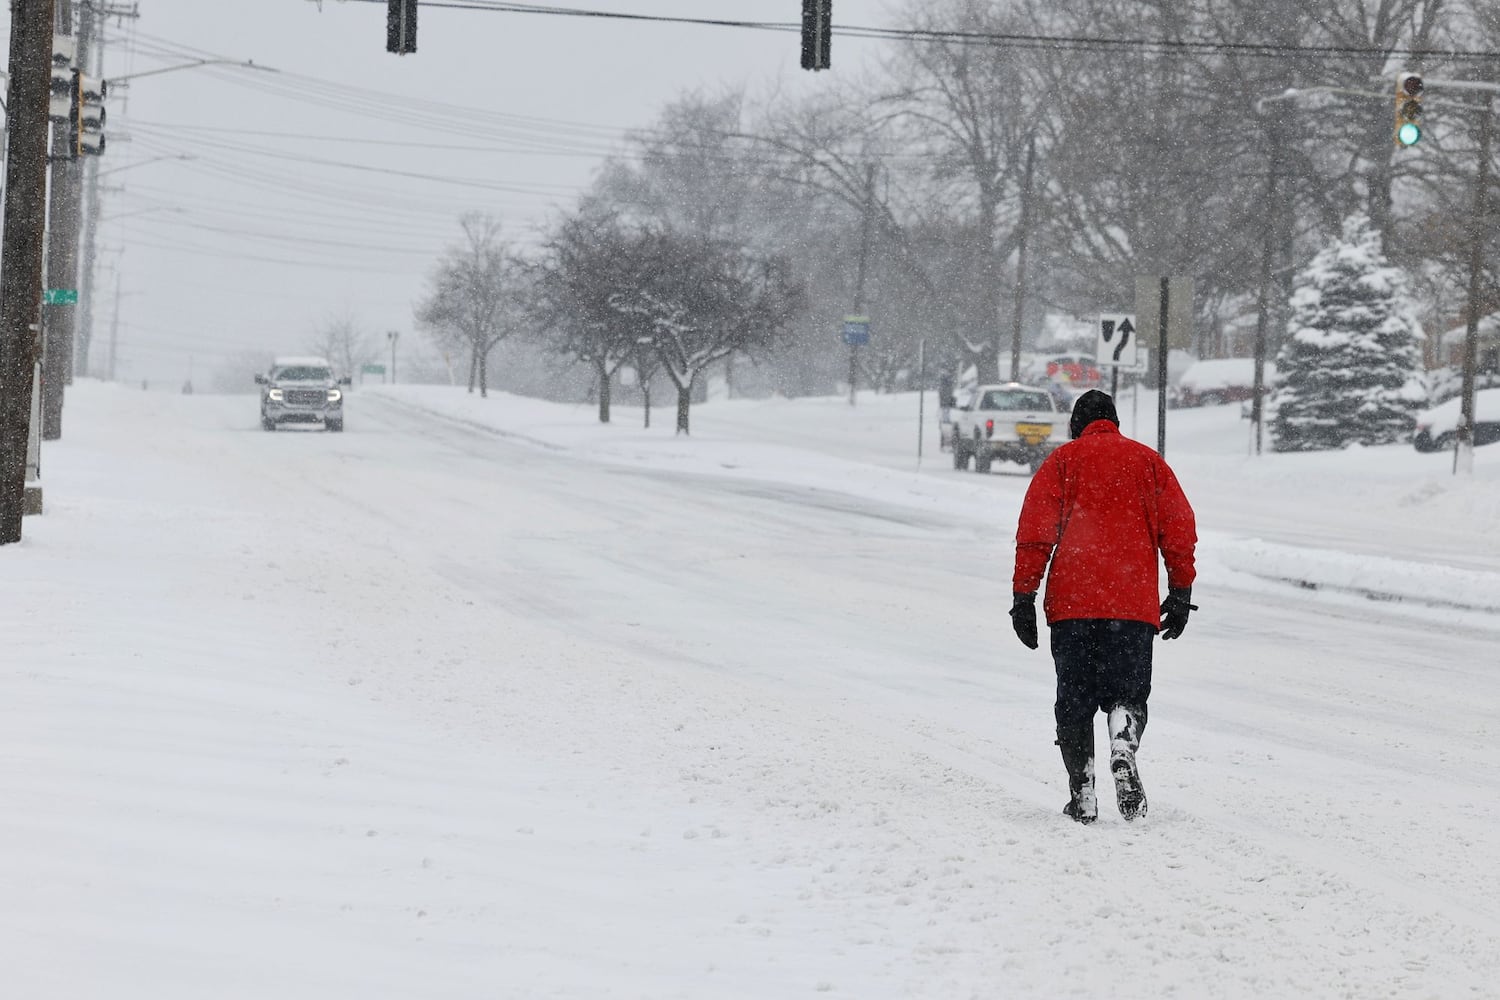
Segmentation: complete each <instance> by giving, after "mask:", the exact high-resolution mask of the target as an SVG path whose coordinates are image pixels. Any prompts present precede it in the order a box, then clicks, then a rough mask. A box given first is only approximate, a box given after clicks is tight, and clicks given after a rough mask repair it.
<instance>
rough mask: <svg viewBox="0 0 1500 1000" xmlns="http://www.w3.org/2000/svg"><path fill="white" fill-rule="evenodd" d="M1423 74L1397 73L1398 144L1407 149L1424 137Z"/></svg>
mask: <svg viewBox="0 0 1500 1000" xmlns="http://www.w3.org/2000/svg"><path fill="white" fill-rule="evenodd" d="M1424 89H1425V88H1424V87H1423V86H1422V75H1421V74H1420V73H1398V74H1396V145H1398V146H1400V147H1402V148H1403V149H1405V148H1406V147H1407V146H1415V145H1416V144H1417V143H1418V142H1419V141H1420V140H1421V138H1422V91H1423V90H1424Z"/></svg>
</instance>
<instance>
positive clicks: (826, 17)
mask: <svg viewBox="0 0 1500 1000" xmlns="http://www.w3.org/2000/svg"><path fill="white" fill-rule="evenodd" d="M832 37H833V0H802V68H803V69H828V67H829V65H830V64H829V59H828V55H829V51H830V48H831V46H830V45H829V42H830V40H831V39H832Z"/></svg>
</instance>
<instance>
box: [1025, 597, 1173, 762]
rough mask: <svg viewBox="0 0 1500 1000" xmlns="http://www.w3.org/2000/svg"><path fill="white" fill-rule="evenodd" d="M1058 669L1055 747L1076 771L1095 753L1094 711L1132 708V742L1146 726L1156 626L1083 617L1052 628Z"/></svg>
mask: <svg viewBox="0 0 1500 1000" xmlns="http://www.w3.org/2000/svg"><path fill="white" fill-rule="evenodd" d="M1051 631H1052V661H1053V663H1054V664H1055V665H1056V667H1057V702H1056V705H1055V706H1054V711H1055V714H1056V716H1057V745H1058V746H1059V747H1060V748H1061V749H1062V754H1063V760H1064V762H1065V763H1066V764H1067V766H1068V771H1069V773H1070V774H1072V773H1073V772H1074V771H1075V769H1080V772H1079V773H1080V775H1081V773H1082V772H1081V768H1082V767H1083V766H1084V763H1085V761H1086V760H1087V761H1092V759H1093V756H1094V712H1095V711H1102V712H1105V713H1108V712H1109V711H1110V710H1111V709H1113V708H1125V709H1128V710H1129V713H1130V716H1131V718H1132V720H1133V729H1134V732H1133V733H1132V734H1131V736H1132V737H1133V739H1134V740H1139V739H1140V734H1141V732H1142V731H1143V730H1144V729H1145V728H1146V700H1147V699H1148V698H1150V697H1151V650H1152V646H1153V643H1154V642H1155V640H1156V629H1154V628H1152V627H1151V626H1150V625H1149V624H1147V623H1146V622H1133V621H1120V620H1117V619H1113V618H1079V619H1074V620H1070V621H1060V622H1057V623H1056V624H1054V625H1053V626H1052V629H1051Z"/></svg>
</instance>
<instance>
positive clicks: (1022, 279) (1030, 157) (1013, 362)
mask: <svg viewBox="0 0 1500 1000" xmlns="http://www.w3.org/2000/svg"><path fill="white" fill-rule="evenodd" d="M1035 162H1036V136H1034V135H1033V136H1032V137H1031V142H1030V143H1029V144H1028V145H1027V146H1026V172H1025V174H1024V175H1023V178H1022V180H1021V235H1020V241H1019V242H1020V246H1019V247H1018V248H1017V250H1016V307H1015V312H1014V313H1013V314H1012V316H1011V324H1010V380H1011V381H1012V382H1019V381H1020V380H1021V315H1022V310H1023V307H1024V306H1025V304H1026V237H1027V234H1028V233H1029V232H1030V230H1031V176H1032V167H1033V165H1034V164H1035ZM1115 374H1116V376H1118V375H1119V367H1118V366H1116V368H1115Z"/></svg>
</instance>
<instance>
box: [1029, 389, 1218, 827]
mask: <svg viewBox="0 0 1500 1000" xmlns="http://www.w3.org/2000/svg"><path fill="white" fill-rule="evenodd" d="M1068 430H1069V436H1070V438H1071V440H1070V441H1069V443H1067V444H1065V445H1063V446H1062V447H1060V448H1058V449H1057V450H1056V451H1054V452H1053V453H1052V454H1051V455H1049V456H1048V457H1047V460H1046V461H1044V462H1043V463H1042V466H1041V468H1040V469H1038V470H1037V473H1036V475H1035V476H1033V477H1032V480H1031V486H1030V488H1029V489H1027V491H1026V500H1025V502H1024V503H1023V504H1022V506H1021V518H1020V523H1019V524H1018V526H1017V528H1016V570H1015V577H1014V580H1013V584H1012V590H1013V591H1014V604H1013V606H1012V607H1011V612H1010V616H1011V622H1012V625H1013V626H1014V628H1015V630H1016V635H1017V636H1018V637H1019V638H1020V640H1021V641H1022V642H1023V643H1025V644H1026V646H1027V647H1028V648H1030V649H1036V648H1037V645H1038V642H1037V618H1036V592H1037V589H1038V587H1040V585H1041V582H1042V576H1043V574H1044V573H1045V574H1046V576H1047V597H1046V600H1045V601H1044V602H1043V608H1044V610H1045V612H1046V615H1047V624H1048V625H1049V626H1050V628H1051V633H1052V635H1051V645H1052V659H1053V662H1054V664H1055V665H1056V668H1057V702H1056V705H1055V713H1056V716H1057V746H1058V748H1059V749H1060V750H1061V751H1062V759H1063V766H1064V767H1066V768H1067V770H1068V790H1069V792H1070V793H1071V797H1070V798H1069V800H1068V804H1067V805H1066V806H1064V807H1063V812H1064V813H1065V814H1067V815H1068V816H1071V817H1072V818H1073V819H1075V820H1077V821H1078V822H1080V823H1092V822H1093V821H1094V820H1095V819H1096V818H1098V815H1099V805H1098V801H1097V799H1096V797H1095V795H1094V712H1095V711H1102V712H1104V713H1105V715H1106V717H1107V718H1108V721H1109V741H1110V743H1109V769H1110V773H1111V775H1113V777H1114V782H1115V798H1116V801H1117V802H1118V804H1119V807H1120V815H1121V816H1123V817H1124V818H1125V819H1127V820H1133V819H1135V818H1137V817H1139V816H1144V815H1146V793H1145V791H1144V790H1143V789H1142V787H1141V776H1140V771H1139V769H1138V768H1137V766H1136V760H1135V755H1136V750H1137V749H1138V748H1139V747H1140V740H1141V732H1142V731H1143V730H1144V729H1145V728H1146V700H1147V698H1149V697H1150V694H1151V647H1152V641H1153V639H1154V638H1155V636H1156V633H1157V632H1158V631H1160V633H1161V636H1162V638H1163V639H1175V638H1177V637H1178V636H1180V635H1182V630H1183V629H1185V628H1187V620H1188V613H1189V612H1190V611H1193V610H1196V608H1195V607H1194V605H1193V604H1192V587H1193V579H1194V576H1195V571H1194V568H1193V549H1194V547H1195V546H1196V544H1197V540H1198V536H1197V528H1196V525H1195V522H1194V518H1193V508H1192V507H1191V506H1189V504H1188V501H1187V497H1186V496H1184V495H1183V492H1182V487H1181V486H1179V485H1178V483H1177V477H1176V476H1175V475H1174V474H1173V473H1172V470H1171V469H1170V468H1169V467H1168V466H1167V463H1166V461H1165V460H1164V459H1163V458H1162V457H1161V456H1159V455H1158V454H1157V453H1156V452H1154V451H1152V450H1151V449H1150V448H1148V447H1146V446H1145V445H1143V444H1140V443H1139V442H1136V441H1132V440H1130V439H1129V438H1127V437H1125V436H1123V435H1122V434H1121V433H1120V418H1119V416H1118V415H1117V414H1116V412H1115V402H1114V400H1113V399H1112V398H1111V397H1110V396H1109V395H1108V394H1106V393H1103V392H1100V391H1099V390H1097V389H1091V390H1089V391H1088V392H1086V393H1084V394H1083V395H1082V396H1079V397H1078V400H1077V402H1075V403H1074V404H1073V416H1072V418H1071V420H1070V421H1069V424H1068ZM1158 553H1160V555H1161V558H1162V560H1163V561H1164V562H1165V563H1166V566H1167V599H1166V601H1165V602H1163V603H1162V604H1161V605H1160V606H1158V604H1157V600H1158V598H1159V592H1158V590H1157V576H1158V570H1157V565H1158V564H1157V554H1158ZM1049 561H1050V566H1049Z"/></svg>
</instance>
